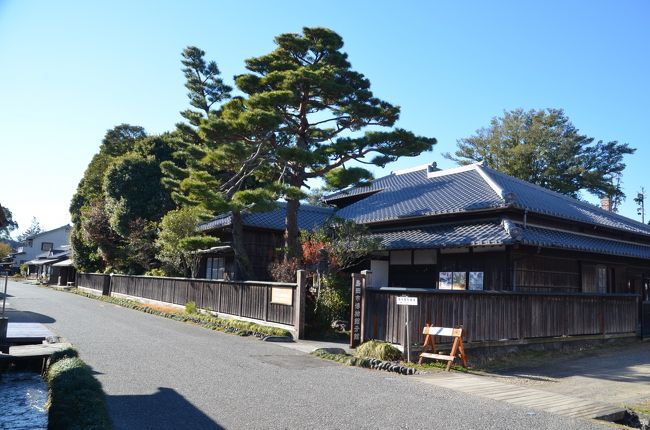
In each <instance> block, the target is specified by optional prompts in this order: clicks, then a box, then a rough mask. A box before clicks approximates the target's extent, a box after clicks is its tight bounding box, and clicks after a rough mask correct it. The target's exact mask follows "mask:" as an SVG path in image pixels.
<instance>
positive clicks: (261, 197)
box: [162, 47, 275, 279]
mask: <svg viewBox="0 0 650 430" xmlns="http://www.w3.org/2000/svg"><path fill="white" fill-rule="evenodd" d="M204 55H205V52H204V51H202V50H200V49H198V48H196V47H188V48H186V49H185V50H184V51H183V54H182V56H183V60H182V63H183V65H184V66H185V68H184V69H183V73H184V74H185V78H186V84H185V86H186V87H187V88H188V90H189V93H188V97H189V99H190V105H191V106H192V107H194V108H195V109H197V110H186V111H184V112H182V113H181V114H182V115H183V117H185V118H186V119H187V121H188V123H186V124H178V125H177V132H178V135H179V136H181V138H182V139H183V141H184V144H185V149H184V150H183V151H181V152H180V154H181V155H180V158H182V160H181V161H180V163H179V162H165V163H163V165H162V167H163V170H164V171H165V173H166V175H167V178H166V179H165V183H166V184H167V185H168V186H170V188H171V189H172V190H173V193H172V195H173V197H174V200H175V201H176V202H178V203H179V204H182V205H184V206H186V207H200V208H202V209H203V210H204V211H207V212H208V213H210V214H213V215H214V214H218V213H224V212H230V213H231V215H232V216H231V219H232V234H233V242H232V246H233V250H234V254H235V263H236V269H235V276H236V277H237V278H243V279H252V277H253V276H254V274H253V270H252V265H251V263H250V260H249V258H248V255H247V253H246V249H245V248H244V245H243V222H242V212H243V211H256V210H269V209H270V208H272V204H273V202H274V201H275V194H274V193H273V191H272V190H270V189H268V188H266V187H263V186H262V181H261V180H260V179H261V178H262V176H263V174H264V172H265V169H264V168H263V167H262V165H263V161H264V157H263V155H264V152H263V149H264V144H265V143H266V140H264V139H260V137H259V131H258V130H254V129H251V128H250V127H249V125H248V123H246V122H241V121H239V122H238V121H233V119H232V118H231V117H224V116H223V115H222V113H223V112H222V111H221V110H220V109H219V110H214V109H213V107H218V108H220V107H221V105H220V102H223V101H225V100H227V99H229V98H230V92H231V88H230V87H229V86H227V85H225V84H224V83H223V81H222V80H221V78H220V77H219V69H218V67H217V65H216V63H214V62H209V63H206V61H205V60H204V58H203V57H204ZM215 105H216V106H215ZM256 133H257V134H256ZM179 164H180V165H179Z"/></svg>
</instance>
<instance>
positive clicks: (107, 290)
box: [102, 273, 113, 296]
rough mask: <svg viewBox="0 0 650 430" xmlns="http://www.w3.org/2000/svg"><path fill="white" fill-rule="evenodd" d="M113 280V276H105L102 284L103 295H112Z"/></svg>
mask: <svg viewBox="0 0 650 430" xmlns="http://www.w3.org/2000/svg"><path fill="white" fill-rule="evenodd" d="M112 279H113V274H112V273H111V274H109V275H104V282H103V283H102V295H103V296H110V295H111V280H112Z"/></svg>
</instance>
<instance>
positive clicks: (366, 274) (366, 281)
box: [350, 270, 372, 343]
mask: <svg viewBox="0 0 650 430" xmlns="http://www.w3.org/2000/svg"><path fill="white" fill-rule="evenodd" d="M368 285H372V270H362V271H361V343H363V342H365V341H366V288H368ZM350 322H351V323H352V322H353V321H350ZM350 326H352V325H350Z"/></svg>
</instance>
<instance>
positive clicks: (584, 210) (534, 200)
mask: <svg viewBox="0 0 650 430" xmlns="http://www.w3.org/2000/svg"><path fill="white" fill-rule="evenodd" d="M480 168H481V169H483V171H484V172H486V173H487V174H488V176H489V177H490V178H491V179H492V180H493V181H494V182H495V183H496V184H497V185H498V186H500V187H501V188H503V190H504V191H505V192H506V193H507V192H510V193H513V194H514V199H513V205H514V206H516V207H518V208H520V209H528V210H529V211H532V212H538V213H542V214H547V215H552V216H556V217H559V218H565V219H570V220H575V221H580V222H586V223H589V224H596V225H602V226H606V227H610V228H615V229H619V230H627V231H630V232H633V233H640V234H644V235H650V226H648V225H646V224H642V223H640V222H638V221H635V220H632V219H630V218H626V217H624V216H622V215H619V214H616V213H614V212H609V211H605V210H603V209H602V208H600V207H598V206H595V205H592V204H590V203H587V202H584V201H580V200H576V199H574V198H571V197H568V196H565V195H563V194H560V193H557V192H554V191H551V190H547V189H546V188H543V187H540V186H537V185H534V184H531V183H529V182H526V181H522V180H520V179H517V178H513V177H512V176H508V175H506V174H504V173H501V172H498V171H496V170H494V169H490V168H487V167H480Z"/></svg>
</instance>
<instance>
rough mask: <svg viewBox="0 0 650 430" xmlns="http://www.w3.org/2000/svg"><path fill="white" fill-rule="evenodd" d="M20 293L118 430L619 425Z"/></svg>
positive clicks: (15, 302) (80, 300) (110, 308)
mask: <svg viewBox="0 0 650 430" xmlns="http://www.w3.org/2000/svg"><path fill="white" fill-rule="evenodd" d="M9 294H10V295H11V296H12V297H10V298H9V302H10V306H12V307H13V308H16V309H19V310H23V311H30V312H32V316H34V317H36V318H40V320H41V321H44V322H45V324H46V325H47V326H48V327H49V328H50V329H51V330H53V331H54V332H56V333H57V334H58V335H60V336H61V337H63V338H65V339H66V340H68V341H70V342H72V343H73V344H75V345H76V347H77V348H78V349H79V351H80V354H81V357H82V358H83V360H84V361H85V362H86V363H88V364H89V365H90V366H91V367H92V368H93V369H94V371H95V372H96V376H97V378H98V379H99V380H100V381H101V383H102V384H103V386H104V390H105V391H106V393H107V395H108V397H107V401H108V407H109V411H110V413H111V416H112V418H113V420H114V422H115V425H116V428H118V429H184V428H196V429H199V428H200V429H219V428H226V429H251V428H264V429H294V428H314V427H318V428H322V429H343V428H354V429H371V428H372V429H378V428H379V429H409V428H412V429H416V428H428V427H439V428H442V427H447V428H454V429H486V428H487V429H527V428H535V429H590V428H608V427H607V426H606V425H605V424H602V423H598V422H595V421H592V422H587V421H581V420H572V419H568V418H564V417H559V416H554V415H550V414H546V413H543V412H539V411H535V410H530V409H525V408H518V407H515V406H512V405H508V404H505V403H501V402H497V401H493V400H488V399H483V398H480V397H475V396H467V395H463V394H460V393H457V392H454V391H451V390H446V389H442V388H437V387H433V386H430V385H428V384H424V383H420V382H418V381H415V380H413V379H409V377H405V376H398V375H391V374H387V373H386V372H380V371H371V370H365V369H359V368H350V367H344V366H340V365H338V364H335V363H331V362H328V361H324V360H320V359H317V358H314V357H311V356H307V355H305V354H303V353H301V352H298V351H293V350H289V349H287V348H282V347H281V346H278V345H274V344H271V343H267V342H261V341H258V340H254V339H249V338H240V337H237V336H233V335H228V334H223V333H218V332H212V331H209V330H206V329H203V328H200V327H195V326H192V325H189V324H183V323H178V322H175V321H171V320H168V319H164V318H159V317H155V316H152V315H148V314H145V313H141V312H137V311H133V310H129V309H124V308H120V307H117V306H115V305H110V304H107V303H102V302H99V301H96V300H92V299H87V298H84V297H80V296H76V295H73V294H68V293H64V292H58V291H53V290H50V289H46V288H40V287H36V286H31V285H26V284H18V283H13V282H12V283H10V285H9ZM47 321H50V322H47Z"/></svg>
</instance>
